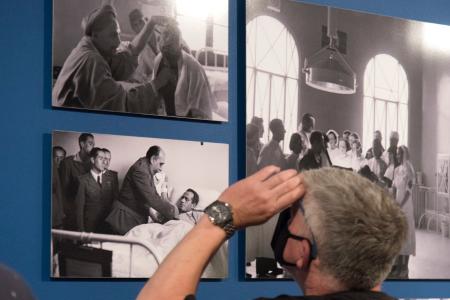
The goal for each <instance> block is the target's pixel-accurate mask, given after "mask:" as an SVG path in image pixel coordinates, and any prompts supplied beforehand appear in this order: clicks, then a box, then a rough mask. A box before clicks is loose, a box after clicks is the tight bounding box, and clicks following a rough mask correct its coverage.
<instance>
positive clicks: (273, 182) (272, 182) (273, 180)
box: [264, 170, 298, 189]
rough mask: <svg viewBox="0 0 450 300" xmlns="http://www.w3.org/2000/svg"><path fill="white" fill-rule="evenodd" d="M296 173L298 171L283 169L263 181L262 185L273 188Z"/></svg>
mask: <svg viewBox="0 0 450 300" xmlns="http://www.w3.org/2000/svg"><path fill="white" fill-rule="evenodd" d="M297 174H298V173H297V171H295V170H285V171H282V172H280V173H278V174H276V175H273V176H272V177H270V178H268V179H267V180H266V181H265V182H264V185H265V186H266V187H267V188H269V189H273V188H276V187H277V186H279V185H280V184H283V183H284V182H286V181H288V180H289V179H291V178H293V177H294V176H296V175H297Z"/></svg>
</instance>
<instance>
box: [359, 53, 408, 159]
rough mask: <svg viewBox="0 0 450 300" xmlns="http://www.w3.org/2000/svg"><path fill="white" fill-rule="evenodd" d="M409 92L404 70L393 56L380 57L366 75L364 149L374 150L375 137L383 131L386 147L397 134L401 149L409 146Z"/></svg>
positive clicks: (370, 65)
mask: <svg viewBox="0 0 450 300" xmlns="http://www.w3.org/2000/svg"><path fill="white" fill-rule="evenodd" d="M408 98H409V88H408V79H407V77H406V73H405V70H404V69H403V67H402V66H401V65H400V63H399V62H398V61H397V60H396V59H395V58H394V57H392V56H390V55H387V54H379V55H376V56H375V57H373V58H372V59H371V60H370V61H369V63H368V64H367V67H366V70H365V72H364V115H363V131H364V135H363V147H364V149H365V150H366V149H368V148H370V147H372V141H373V133H374V131H375V130H380V131H381V133H382V135H383V141H382V143H383V146H384V147H385V148H387V147H388V146H389V135H390V133H391V132H392V131H398V133H399V136H400V140H399V145H408Z"/></svg>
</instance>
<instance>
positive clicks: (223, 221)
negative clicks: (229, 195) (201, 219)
mask: <svg viewBox="0 0 450 300" xmlns="http://www.w3.org/2000/svg"><path fill="white" fill-rule="evenodd" d="M204 212H205V213H206V214H207V215H208V217H209V220H210V221H211V223H213V224H214V225H216V226H219V227H220V228H222V229H223V230H224V231H225V233H226V236H227V239H229V238H230V237H231V236H233V234H234V232H235V231H236V227H234V224H233V212H232V209H231V205H230V204H228V203H225V202H222V201H220V200H216V201H214V202H213V203H211V204H210V205H208V207H206V208H205V211H204Z"/></svg>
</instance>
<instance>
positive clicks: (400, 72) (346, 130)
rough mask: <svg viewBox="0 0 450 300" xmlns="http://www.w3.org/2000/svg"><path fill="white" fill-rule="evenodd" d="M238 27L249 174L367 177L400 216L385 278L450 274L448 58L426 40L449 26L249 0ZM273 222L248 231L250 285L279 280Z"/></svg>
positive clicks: (449, 30) (447, 30)
mask: <svg viewBox="0 0 450 300" xmlns="http://www.w3.org/2000/svg"><path fill="white" fill-rule="evenodd" d="M274 12H276V13H274ZM246 32H247V40H246V41H247V46H246V51H247V52H246V55H247V60H246V64H247V65H246V69H247V76H246V79H247V90H246V91H247V94H246V95H247V102H246V106H247V110H246V114H247V115H246V122H247V125H246V126H247V127H246V130H247V135H246V138H247V141H246V170H247V176H250V175H252V174H254V173H256V172H257V171H258V170H261V169H262V168H263V167H264V166H267V165H269V164H272V165H275V166H278V167H280V168H281V169H296V170H297V171H301V172H302V171H306V170H311V169H318V168H323V167H333V168H339V169H346V170H349V171H352V172H354V173H357V174H359V175H361V176H364V177H366V178H368V179H369V180H371V181H372V182H374V183H376V184H377V185H378V186H380V187H382V188H383V189H385V190H386V191H387V192H388V193H390V195H391V196H392V198H393V199H394V200H393V201H395V203H396V204H397V205H398V206H399V207H400V208H401V209H402V211H403V213H404V214H405V216H406V217H407V221H408V236H407V239H406V241H405V243H404V245H403V247H402V250H401V252H400V255H399V256H398V257H397V258H396V261H395V264H394V266H393V268H392V270H391V273H390V278H393V279H448V278H450V258H449V257H448V256H446V255H442V253H448V252H449V251H450V193H449V188H448V186H449V176H448V174H449V167H448V166H449V165H450V138H449V136H448V128H450V118H449V116H448V111H450V102H449V101H448V98H449V97H450V89H449V88H448V87H449V86H450V85H449V84H450V82H449V78H450V69H449V68H448V63H449V62H450V55H449V53H450V52H449V51H448V49H447V48H443V45H442V44H440V42H439V41H438V39H436V37H437V36H436V33H439V36H441V37H443V36H445V37H449V38H450V27H448V26H443V25H437V24H429V23H423V22H417V21H410V20H402V19H395V18H389V17H383V16H377V15H371V14H365V13H360V12H353V11H347V10H342V9H335V8H331V7H326V6H320V5H311V4H304V3H298V2H294V1H288V0H282V1H280V2H279V5H278V6H276V5H275V7H274V6H267V5H266V4H265V1H259V0H253V1H247V25H246ZM368 36H370V37H371V38H370V39H369V40H368V39H367V38H366V37H368ZM277 219H278V216H274V217H273V218H272V219H270V220H269V221H268V222H267V223H265V224H263V225H261V226H256V227H250V228H247V229H246V263H247V266H246V268H247V269H246V271H247V272H246V273H247V277H248V278H256V279H258V278H269V279H271V278H278V277H283V276H285V274H283V272H280V268H279V266H277V265H276V264H275V263H274V260H273V259H274V257H273V254H272V251H271V248H270V243H271V237H272V234H273V232H274V229H275V225H276V222H277Z"/></svg>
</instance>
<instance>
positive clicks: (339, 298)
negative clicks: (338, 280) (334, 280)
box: [255, 291, 396, 300]
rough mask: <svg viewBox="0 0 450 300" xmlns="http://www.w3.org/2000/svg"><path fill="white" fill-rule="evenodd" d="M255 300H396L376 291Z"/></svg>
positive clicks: (286, 296) (260, 299) (281, 296)
mask: <svg viewBox="0 0 450 300" xmlns="http://www.w3.org/2000/svg"><path fill="white" fill-rule="evenodd" d="M255 300H396V298H393V297H391V296H389V295H387V294H385V293H383V292H374V291H345V292H339V293H333V294H326V295H317V296H289V295H280V296H277V297H275V298H264V297H261V298H256V299H255Z"/></svg>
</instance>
